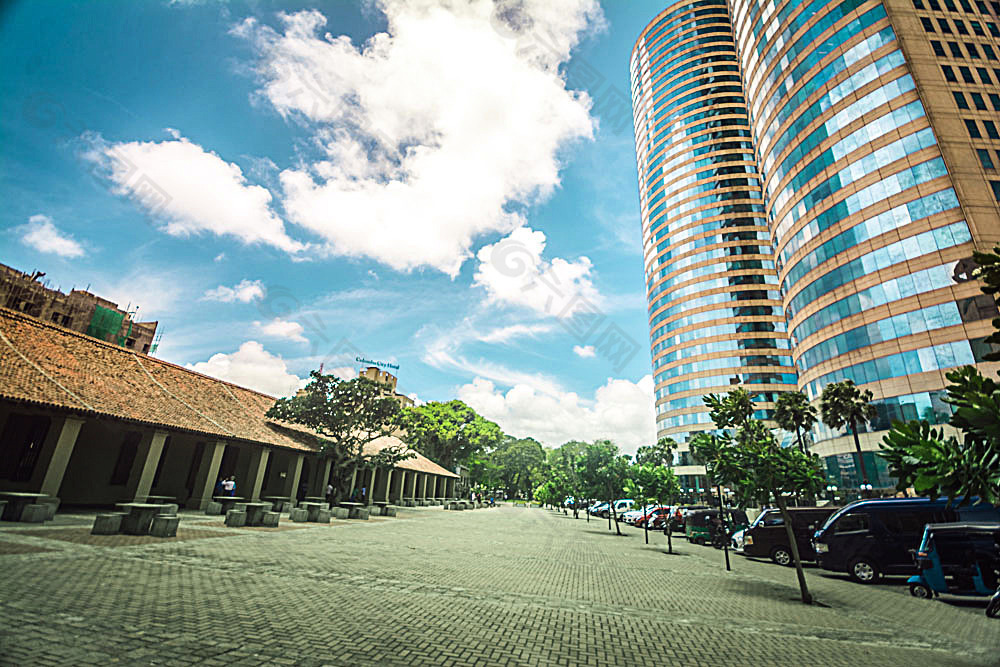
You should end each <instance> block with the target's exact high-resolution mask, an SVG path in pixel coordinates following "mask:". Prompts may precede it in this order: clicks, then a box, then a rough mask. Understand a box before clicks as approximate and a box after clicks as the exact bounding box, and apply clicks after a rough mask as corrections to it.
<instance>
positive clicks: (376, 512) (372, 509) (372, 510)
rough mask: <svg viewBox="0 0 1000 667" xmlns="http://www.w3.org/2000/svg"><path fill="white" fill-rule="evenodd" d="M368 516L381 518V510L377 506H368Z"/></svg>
mask: <svg viewBox="0 0 1000 667" xmlns="http://www.w3.org/2000/svg"><path fill="white" fill-rule="evenodd" d="M368 516H382V508H381V507H379V506H378V505H369V506H368Z"/></svg>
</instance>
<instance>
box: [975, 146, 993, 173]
mask: <svg viewBox="0 0 1000 667" xmlns="http://www.w3.org/2000/svg"><path fill="white" fill-rule="evenodd" d="M976 155H978V156H979V164H981V165H983V169H993V158H992V156H990V152H989V151H988V150H986V149H985V148H977V149H976Z"/></svg>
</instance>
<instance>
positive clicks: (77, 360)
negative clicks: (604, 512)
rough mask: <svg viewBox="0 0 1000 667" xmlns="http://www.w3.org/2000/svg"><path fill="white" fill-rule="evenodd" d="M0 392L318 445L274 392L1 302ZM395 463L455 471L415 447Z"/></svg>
mask: <svg viewBox="0 0 1000 667" xmlns="http://www.w3.org/2000/svg"><path fill="white" fill-rule="evenodd" d="M0 398H3V399H9V400H13V401H19V402H24V403H31V404H35V405H43V406H48V407H53V408H61V409H64V410H70V411H73V412H76V413H82V414H92V415H103V416H108V417H113V418H116V419H124V420H127V421H131V422H138V423H143V424H148V425H150V426H159V427H163V428H167V429H176V430H181V431H189V432H194V433H201V434H205V435H209V436H214V437H218V438H219V439H223V440H236V441H245V442H252V443H258V444H264V445H271V446H274V447H282V448H285V449H295V450H300V451H315V449H316V447H317V445H316V443H315V439H314V437H313V436H312V434H311V433H310V432H309V431H307V430H306V429H304V428H302V427H299V426H297V425H292V424H284V423H280V422H276V421H273V420H269V419H267V418H266V417H265V413H266V412H267V410H268V408H270V407H271V406H272V405H274V401H275V399H274V397H273V396H268V395H267V394H262V393H260V392H258V391H253V390H252V389H247V388H245V387H240V386H238V385H235V384H232V383H230V382H225V381H223V380H218V379H216V378H212V377H208V376H207V375H202V374H201V373H196V372H195V371H192V370H188V369H186V368H183V367H181V366H178V365H176V364H171V363H169V362H166V361H163V360H162V359H156V358H155V357H149V356H146V355H144V354H139V353H137V352H134V351H132V350H129V349H126V348H123V347H118V346H116V345H112V344H110V343H105V342H104V341H100V340H97V339H96V338H91V337H90V336H86V335H84V334H81V333H78V332H76V331H71V330H69V329H65V328H63V327H59V326H56V325H54V324H50V323H48V322H44V321H41V320H38V319H35V318H33V317H29V316H27V315H23V314H21V313H18V312H16V311H12V310H8V309H6V308H0ZM380 440H387V439H380ZM392 440H395V441H396V442H398V443H402V441H400V440H399V439H398V438H392ZM377 442H379V441H376V443H377ZM389 444H390V442H389V441H388V440H387V441H386V442H385V443H384V444H381V446H379V449H381V448H382V447H385V446H388V445H389ZM373 445H374V446H378V445H375V444H374V443H373ZM399 467H400V468H404V469H410V470H417V471H419V472H428V473H433V474H437V475H447V476H454V473H451V472H449V471H447V470H445V469H444V468H442V467H441V466H439V465H437V464H436V463H434V462H432V461H430V460H428V459H426V458H424V457H423V456H420V455H419V454H418V455H417V458H414V459H409V460H407V461H403V462H402V463H400V464H399Z"/></svg>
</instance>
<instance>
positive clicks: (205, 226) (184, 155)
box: [83, 135, 306, 253]
mask: <svg viewBox="0 0 1000 667" xmlns="http://www.w3.org/2000/svg"><path fill="white" fill-rule="evenodd" d="M86 139H87V140H88V141H89V142H90V148H89V149H88V150H87V151H86V152H85V153H84V155H83V157H84V158H85V159H87V160H90V161H92V162H95V163H96V164H98V165H99V166H100V167H101V168H102V169H103V171H104V172H105V174H106V176H107V178H108V179H109V180H110V181H111V183H112V184H113V185H112V191H113V192H114V193H115V194H117V195H120V196H127V197H130V198H131V199H132V200H133V201H135V202H136V203H137V204H138V205H139V206H141V207H142V208H143V209H145V210H146V211H147V212H148V213H149V214H150V215H152V216H153V217H154V218H156V219H157V220H159V221H162V222H163V223H164V230H165V231H166V232H167V233H168V234H171V235H173V236H180V237H187V236H192V235H198V234H201V233H204V232H210V233H213V234H218V235H220V236H222V235H231V236H235V237H236V238H238V239H240V240H241V241H243V242H244V243H248V244H249V243H264V244H267V245H271V246H274V247H276V248H279V249H281V250H284V251H286V252H289V253H296V252H299V251H301V250H303V249H305V247H306V246H305V245H303V244H302V243H300V242H298V241H295V240H293V239H292V238H290V237H289V236H288V235H287V234H286V233H285V228H284V223H283V222H282V220H281V218H280V217H278V215H277V214H276V213H275V212H274V211H273V210H272V208H271V193H270V192H269V191H268V190H267V189H265V188H263V187H261V186H259V185H252V184H250V183H249V182H247V180H246V178H245V177H244V175H243V170H242V169H240V168H239V166H237V165H236V164H234V163H231V162H226V161H225V160H223V159H222V158H221V157H219V156H218V155H216V154H215V153H213V152H209V151H206V150H205V149H203V148H202V147H201V146H199V145H197V144H194V143H192V142H190V141H188V140H187V139H185V138H183V137H180V136H179V135H178V137H177V138H175V139H174V140H172V141H161V142H155V141H148V142H139V141H130V142H126V143H116V144H109V143H108V142H106V141H104V140H103V139H101V138H100V137H98V136H93V135H91V136H87V137H86Z"/></svg>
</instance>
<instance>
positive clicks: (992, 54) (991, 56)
mask: <svg viewBox="0 0 1000 667" xmlns="http://www.w3.org/2000/svg"><path fill="white" fill-rule="evenodd" d="M980 46H982V47H983V53H985V54H986V59H987V60H996V59H997V52H996V51H994V50H993V47H992V46H990V45H989V44H980Z"/></svg>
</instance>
